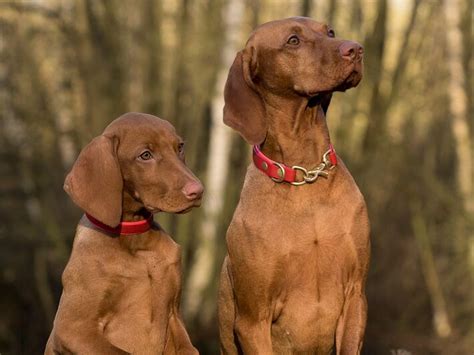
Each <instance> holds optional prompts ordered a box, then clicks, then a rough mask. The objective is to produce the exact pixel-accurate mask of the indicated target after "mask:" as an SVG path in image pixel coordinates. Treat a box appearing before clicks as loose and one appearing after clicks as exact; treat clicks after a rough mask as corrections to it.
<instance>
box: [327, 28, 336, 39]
mask: <svg viewBox="0 0 474 355" xmlns="http://www.w3.org/2000/svg"><path fill="white" fill-rule="evenodd" d="M328 36H329V37H331V38H334V37H336V32H334V30H333V29H329V30H328Z"/></svg>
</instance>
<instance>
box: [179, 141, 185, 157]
mask: <svg viewBox="0 0 474 355" xmlns="http://www.w3.org/2000/svg"><path fill="white" fill-rule="evenodd" d="M183 152H184V143H183V142H181V143H179V144H178V153H180V154H181V153H183Z"/></svg>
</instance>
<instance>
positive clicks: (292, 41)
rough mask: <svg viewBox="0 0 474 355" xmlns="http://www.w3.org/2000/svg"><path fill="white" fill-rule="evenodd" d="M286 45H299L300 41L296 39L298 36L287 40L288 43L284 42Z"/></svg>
mask: <svg viewBox="0 0 474 355" xmlns="http://www.w3.org/2000/svg"><path fill="white" fill-rule="evenodd" d="M286 43H288V44H291V45H292V46H297V45H298V44H300V39H299V38H298V36H296V35H293V36H291V37H290V38H288V41H286Z"/></svg>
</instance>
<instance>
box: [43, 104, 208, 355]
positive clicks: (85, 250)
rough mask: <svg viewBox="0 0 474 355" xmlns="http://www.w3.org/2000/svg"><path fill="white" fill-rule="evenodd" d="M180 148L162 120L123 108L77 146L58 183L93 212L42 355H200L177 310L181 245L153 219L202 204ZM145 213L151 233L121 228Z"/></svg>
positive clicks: (79, 237) (81, 229)
mask: <svg viewBox="0 0 474 355" xmlns="http://www.w3.org/2000/svg"><path fill="white" fill-rule="evenodd" d="M183 149H184V148H183V141H182V140H181V138H180V137H178V136H177V134H176V132H175V130H174V128H173V126H172V125H171V124H170V123H168V122H167V121H165V120H162V119H160V118H158V117H155V116H151V115H147V114H141V113H128V114H125V115H123V116H121V117H119V118H118V119H116V120H115V121H113V122H112V123H111V124H110V125H109V126H108V127H107V128H106V129H105V131H104V133H103V134H102V135H101V136H99V137H97V138H95V139H94V140H93V141H92V142H91V143H90V144H89V145H88V146H86V147H85V148H84V149H83V150H82V152H81V154H80V155H79V157H78V159H77V161H76V162H75V164H74V166H73V168H72V171H71V172H70V173H69V175H68V176H67V177H66V181H65V184H64V188H65V190H66V191H67V193H68V194H69V195H70V196H71V198H72V199H73V201H74V202H75V203H76V204H77V205H78V206H79V207H81V208H82V209H83V210H85V211H86V213H87V214H88V215H89V216H91V217H88V216H84V217H83V218H82V219H81V221H80V223H79V226H78V227H77V231H76V236H75V238H74V246H73V250H72V254H71V258H70V259H69V262H68V264H67V266H66V269H65V270H64V273H63V276H62V283H63V287H64V289H63V294H62V296H61V301H60V304H59V308H58V311H57V314H56V318H55V320H54V328H53V330H52V332H51V335H50V338H49V340H48V344H47V346H46V350H45V353H46V354H87V355H90V354H127V353H133V354H163V353H164V354H197V351H196V349H195V348H194V347H193V346H192V344H191V342H190V340H189V337H188V334H187V333H186V330H185V328H184V325H183V322H182V320H181V317H180V314H179V299H180V292H181V274H180V248H179V246H178V245H177V244H176V243H175V242H174V241H173V240H172V239H171V238H170V236H169V235H168V234H166V232H165V231H164V230H163V229H161V228H160V226H159V225H157V224H154V223H153V222H152V219H151V217H150V213H156V212H159V211H166V212H173V213H182V212H186V211H188V210H190V209H191V208H192V207H194V206H199V204H200V201H201V195H202V192H203V187H202V185H201V183H200V182H199V180H198V179H197V178H196V177H195V176H194V175H193V173H192V172H191V171H190V170H189V169H188V168H187V167H186V166H185V164H184V150H183ZM147 219H148V221H149V223H150V226H148V227H151V228H150V229H149V230H148V231H145V232H140V231H133V230H132V231H128V233H129V234H124V231H125V228H126V226H130V225H134V226H135V225H140V226H142V225H143V223H147ZM94 221H95V222H94ZM121 221H122V223H121ZM123 221H125V222H123ZM102 223H103V224H104V225H101V224H102ZM127 223H128V224H127ZM117 225H119V227H117V228H116V230H117V229H118V230H117V231H116V232H114V231H111V230H110V229H111V228H110V227H107V226H117ZM145 226H146V225H145ZM127 228H130V227H127ZM134 228H137V227H136V226H135V227H134ZM130 233H131V234H130ZM136 233H139V234H136Z"/></svg>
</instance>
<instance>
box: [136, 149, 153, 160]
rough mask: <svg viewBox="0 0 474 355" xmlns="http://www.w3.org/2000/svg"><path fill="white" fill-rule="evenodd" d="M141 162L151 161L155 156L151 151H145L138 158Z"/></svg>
mask: <svg viewBox="0 0 474 355" xmlns="http://www.w3.org/2000/svg"><path fill="white" fill-rule="evenodd" d="M138 157H139V158H140V159H141V160H150V159H151V158H153V155H152V154H151V152H150V151H148V150H145V151H144V152H143V153H142V154H140V155H139V156H138Z"/></svg>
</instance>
